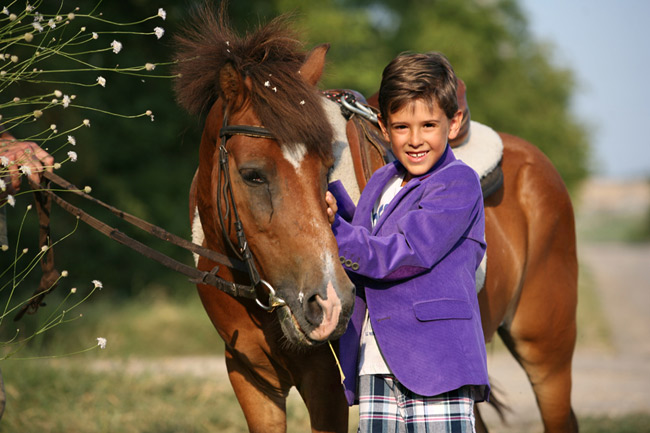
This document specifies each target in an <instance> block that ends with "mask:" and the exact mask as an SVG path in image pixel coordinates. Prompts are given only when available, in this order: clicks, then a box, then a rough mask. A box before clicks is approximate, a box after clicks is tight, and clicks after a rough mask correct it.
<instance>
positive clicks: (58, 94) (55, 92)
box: [54, 90, 63, 98]
mask: <svg viewBox="0 0 650 433" xmlns="http://www.w3.org/2000/svg"><path fill="white" fill-rule="evenodd" d="M54 96H56V97H57V98H60V97H61V96H63V92H62V91H60V90H55V91H54Z"/></svg>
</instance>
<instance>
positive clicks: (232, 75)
mask: <svg viewBox="0 0 650 433" xmlns="http://www.w3.org/2000/svg"><path fill="white" fill-rule="evenodd" d="M219 87H220V89H221V96H222V98H223V99H225V100H226V103H227V104H228V105H229V106H231V107H232V106H233V105H236V102H237V101H238V100H239V98H241V97H242V95H243V90H244V82H243V80H242V76H241V74H240V73H239V72H237V70H235V68H234V66H233V65H232V63H230V62H228V63H226V64H225V65H224V66H223V67H222V68H221V70H220V71H219Z"/></svg>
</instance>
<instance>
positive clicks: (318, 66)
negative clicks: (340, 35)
mask: <svg viewBox="0 0 650 433" xmlns="http://www.w3.org/2000/svg"><path fill="white" fill-rule="evenodd" d="M329 49H330V44H322V45H318V46H317V47H316V48H314V49H313V50H311V52H310V53H309V55H308V56H307V60H305V63H303V65H302V67H301V68H300V74H301V75H302V77H303V78H304V79H305V81H307V82H308V83H309V84H311V85H312V86H315V85H316V84H318V81H319V80H320V77H321V75H323V69H324V67H325V54H327V51H328V50H329Z"/></svg>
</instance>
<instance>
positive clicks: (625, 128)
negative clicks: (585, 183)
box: [520, 0, 650, 180]
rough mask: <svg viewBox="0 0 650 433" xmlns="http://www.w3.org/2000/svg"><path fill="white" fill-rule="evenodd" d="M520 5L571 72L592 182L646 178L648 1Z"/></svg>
mask: <svg viewBox="0 0 650 433" xmlns="http://www.w3.org/2000/svg"><path fill="white" fill-rule="evenodd" d="M520 2H521V3H520V4H521V5H522V9H523V11H524V13H525V14H526V16H527V19H528V21H529V29H530V31H531V32H532V33H533V35H534V36H535V38H536V39H537V40H538V41H543V42H546V43H550V44H551V45H552V46H553V47H554V49H553V53H554V55H553V61H554V63H555V64H556V65H558V66H563V67H564V66H566V67H569V68H570V69H571V70H572V71H573V72H574V75H575V78H576V83H577V86H576V92H575V97H574V101H573V102H572V111H573V113H575V115H576V116H577V117H578V118H579V119H580V121H581V122H583V123H586V124H587V125H588V127H589V129H590V131H591V133H590V137H591V147H592V153H593V156H594V163H593V164H592V165H591V168H592V171H593V175H594V176H597V177H604V178H612V179H620V180H628V179H639V178H650V135H649V134H650V1H647V0H609V1H607V0H544V1H541V0H520ZM646 126H648V127H649V128H647V129H646Z"/></svg>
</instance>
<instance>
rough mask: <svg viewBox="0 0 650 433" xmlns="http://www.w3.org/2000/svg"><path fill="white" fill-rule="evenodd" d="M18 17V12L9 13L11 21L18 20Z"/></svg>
mask: <svg viewBox="0 0 650 433" xmlns="http://www.w3.org/2000/svg"><path fill="white" fill-rule="evenodd" d="M16 19H18V15H16V14H9V21H16Z"/></svg>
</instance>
